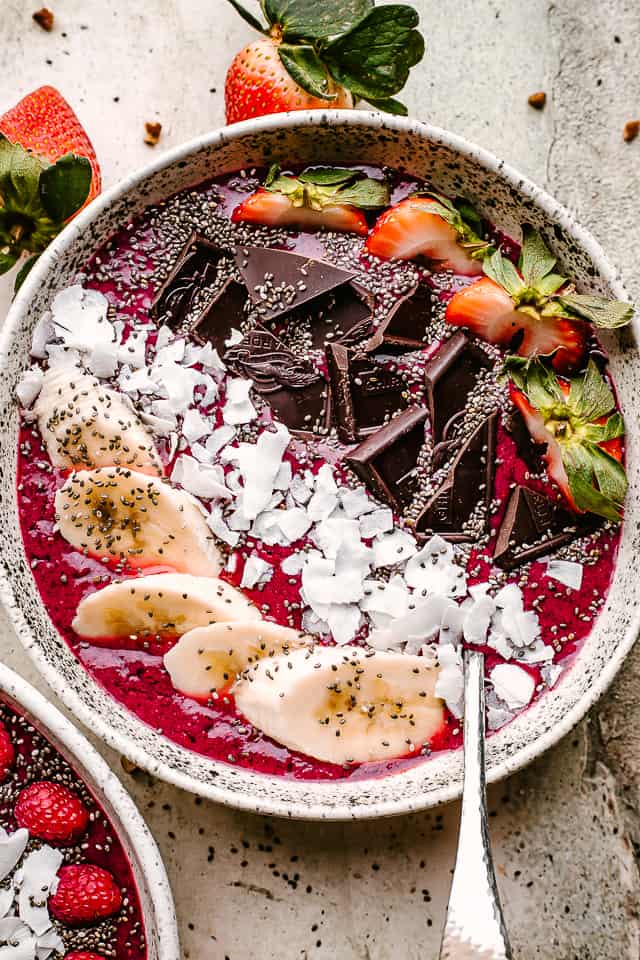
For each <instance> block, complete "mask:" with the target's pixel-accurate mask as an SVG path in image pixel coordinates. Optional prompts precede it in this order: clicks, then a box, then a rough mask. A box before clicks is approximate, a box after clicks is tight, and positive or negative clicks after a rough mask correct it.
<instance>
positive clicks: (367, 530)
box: [360, 507, 393, 540]
mask: <svg viewBox="0 0 640 960" xmlns="http://www.w3.org/2000/svg"><path fill="white" fill-rule="evenodd" d="M389 530H393V513H392V512H391V510H389V508H388V507H382V509H380V510H374V511H373V513H367V514H365V515H364V516H362V517H361V518H360V536H361V537H362V538H363V539H364V540H370V539H372V538H373V537H377V536H379V535H380V534H382V533H388V532H389Z"/></svg>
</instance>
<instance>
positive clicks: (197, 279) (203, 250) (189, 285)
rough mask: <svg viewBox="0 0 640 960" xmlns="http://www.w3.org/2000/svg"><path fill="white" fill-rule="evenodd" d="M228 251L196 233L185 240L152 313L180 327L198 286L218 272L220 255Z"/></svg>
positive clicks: (203, 284)
mask: <svg viewBox="0 0 640 960" xmlns="http://www.w3.org/2000/svg"><path fill="white" fill-rule="evenodd" d="M228 253H229V251H228V250H225V249H224V248H223V247H218V246H216V244H215V243H211V242H210V241H209V240H205V238H204V237H201V236H200V235H199V234H197V233H194V234H193V235H192V236H191V237H190V238H189V239H188V240H187V242H186V243H185V245H184V247H183V248H182V250H181V251H180V255H179V256H178V259H177V260H176V263H175V265H174V267H173V270H172V271H171V273H170V274H169V276H168V277H167V279H166V280H165V282H164V283H163V284H162V286H161V287H160V290H159V291H158V293H157V296H156V298H155V300H154V301H153V304H152V305H151V315H152V316H153V317H156V318H157V319H162V320H164V321H165V322H166V323H168V324H169V326H170V327H173V328H174V329H175V328H178V327H180V326H181V325H182V324H183V323H184V321H185V319H186V317H187V315H188V313H189V310H190V309H191V307H192V305H193V301H194V297H195V295H196V293H197V291H198V290H199V289H201V288H202V287H203V286H205V285H206V284H207V283H211V282H212V281H213V280H214V279H215V276H216V268H217V265H218V262H219V261H220V259H221V258H222V257H223V256H224V255H225V254H228Z"/></svg>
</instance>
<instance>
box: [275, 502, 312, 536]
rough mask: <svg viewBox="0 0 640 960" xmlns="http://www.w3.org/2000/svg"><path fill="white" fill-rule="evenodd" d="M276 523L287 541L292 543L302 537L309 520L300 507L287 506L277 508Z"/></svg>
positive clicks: (308, 526) (307, 527) (308, 525)
mask: <svg viewBox="0 0 640 960" xmlns="http://www.w3.org/2000/svg"><path fill="white" fill-rule="evenodd" d="M276 513H277V521H276V522H277V524H278V526H279V527H280V530H281V531H282V533H283V534H284V536H285V537H286V539H287V541H288V542H289V543H294V542H295V541H296V540H300V538H301V537H304V535H305V533H307V531H308V530H309V528H310V526H311V520H310V519H309V515H308V514H307V511H306V510H303V509H302V507H289V508H288V509H287V510H277V511H276Z"/></svg>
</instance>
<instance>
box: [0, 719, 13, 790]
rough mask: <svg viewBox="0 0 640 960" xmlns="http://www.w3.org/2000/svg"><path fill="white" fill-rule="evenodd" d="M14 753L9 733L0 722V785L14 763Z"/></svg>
mask: <svg viewBox="0 0 640 960" xmlns="http://www.w3.org/2000/svg"><path fill="white" fill-rule="evenodd" d="M15 759H16V751H15V749H14V747H13V743H12V742H11V737H10V736H9V731H8V730H7V728H6V727H5V725H4V724H3V723H2V722H0V783H2V782H3V780H6V779H7V777H8V775H9V770H10V769H11V767H12V766H13V764H14V763H15Z"/></svg>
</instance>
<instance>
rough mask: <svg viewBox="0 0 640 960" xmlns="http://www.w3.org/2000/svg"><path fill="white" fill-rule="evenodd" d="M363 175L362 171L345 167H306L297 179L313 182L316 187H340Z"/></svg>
mask: <svg viewBox="0 0 640 960" xmlns="http://www.w3.org/2000/svg"><path fill="white" fill-rule="evenodd" d="M363 176H364V174H363V173H362V171H360V170H353V169H348V168H347V167H308V168H307V169H306V170H303V171H302V173H300V174H298V180H302V182H303V183H315V184H316V186H318V187H335V186H339V187H342V186H344V185H345V184H347V183H352V182H353V181H354V180H356V179H357V178H358V177H363Z"/></svg>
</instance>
